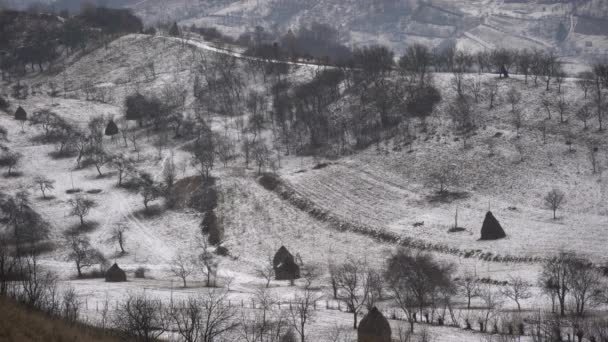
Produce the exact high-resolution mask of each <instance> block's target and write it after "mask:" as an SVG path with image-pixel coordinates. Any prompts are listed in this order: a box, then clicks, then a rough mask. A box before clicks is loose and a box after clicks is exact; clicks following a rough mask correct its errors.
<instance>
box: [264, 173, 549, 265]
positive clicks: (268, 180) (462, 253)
mask: <svg viewBox="0 0 608 342" xmlns="http://www.w3.org/2000/svg"><path fill="white" fill-rule="evenodd" d="M257 181H258V183H259V184H260V185H261V186H262V187H263V188H264V189H266V190H268V191H272V192H274V193H275V194H277V195H278V196H279V197H281V198H282V199H283V200H285V201H287V202H289V204H291V205H293V206H294V207H296V208H298V209H300V210H301V211H304V212H306V213H307V214H308V215H310V216H311V217H312V218H314V219H316V220H318V221H321V222H324V223H327V224H329V226H330V227H331V228H332V229H335V230H338V231H341V232H344V231H349V232H353V233H357V234H361V235H365V236H368V237H371V238H373V239H375V240H377V241H379V242H385V243H391V244H395V245H399V246H403V247H408V248H413V249H418V250H421V251H432V252H438V253H442V254H450V255H455V256H458V257H463V258H477V259H479V260H483V261H491V262H505V263H506V262H512V263H529V264H532V263H541V262H543V261H544V259H542V258H540V257H519V256H513V255H498V254H494V253H492V252H484V251H482V250H479V249H477V250H473V249H469V250H461V249H458V248H455V247H450V246H448V245H445V244H439V243H432V242H427V241H424V240H419V239H414V238H411V237H409V236H399V234H397V233H394V232H389V231H386V230H385V229H382V228H374V227H371V226H368V225H364V224H360V223H353V222H349V221H346V220H344V219H343V218H341V217H340V216H339V215H337V214H335V213H333V212H331V211H329V210H327V209H324V208H322V207H320V206H318V205H317V204H316V203H314V202H313V201H311V200H310V199H308V198H306V197H305V196H302V195H301V194H299V193H298V192H297V191H296V190H295V189H294V188H293V187H292V186H291V185H290V184H289V183H288V182H287V181H285V180H283V179H282V178H281V177H280V176H278V175H276V174H274V173H264V174H262V175H261V176H260V177H258V179H257Z"/></svg>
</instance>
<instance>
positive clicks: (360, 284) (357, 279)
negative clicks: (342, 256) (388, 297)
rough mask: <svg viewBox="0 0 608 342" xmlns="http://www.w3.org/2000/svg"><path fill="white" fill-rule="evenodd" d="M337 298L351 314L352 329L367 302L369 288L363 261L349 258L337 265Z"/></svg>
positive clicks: (355, 327) (354, 327) (355, 325)
mask: <svg viewBox="0 0 608 342" xmlns="http://www.w3.org/2000/svg"><path fill="white" fill-rule="evenodd" d="M335 279H336V285H337V288H338V299H339V300H341V301H343V302H344V303H345V304H346V307H347V309H348V311H349V312H351V313H352V314H353V329H357V322H358V321H357V316H358V314H359V311H360V310H361V308H363V306H364V305H365V304H366V302H367V298H368V296H369V292H370V288H369V282H368V278H367V265H366V262H365V261H362V260H354V259H349V260H348V261H346V262H345V263H343V264H341V265H338V267H337V270H336V273H335Z"/></svg>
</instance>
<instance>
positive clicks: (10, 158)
mask: <svg viewBox="0 0 608 342" xmlns="http://www.w3.org/2000/svg"><path fill="white" fill-rule="evenodd" d="M21 158H23V155H22V154H21V153H19V152H12V151H9V152H7V153H6V154H5V155H4V157H3V159H4V163H5V165H6V166H7V167H8V173H7V175H8V176H9V177H12V176H14V175H15V173H14V169H15V168H16V167H17V165H18V164H19V162H20V161H21Z"/></svg>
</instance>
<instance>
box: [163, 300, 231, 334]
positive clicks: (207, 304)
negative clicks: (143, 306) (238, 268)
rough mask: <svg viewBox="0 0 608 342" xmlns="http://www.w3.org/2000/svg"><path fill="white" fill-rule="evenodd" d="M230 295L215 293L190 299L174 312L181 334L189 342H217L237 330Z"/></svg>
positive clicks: (173, 318)
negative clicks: (227, 302)
mask: <svg viewBox="0 0 608 342" xmlns="http://www.w3.org/2000/svg"><path fill="white" fill-rule="evenodd" d="M226 301H227V292H226V291H224V290H215V289H214V290H211V291H209V292H207V293H205V294H204V295H202V296H199V297H190V298H188V300H187V301H185V302H184V303H182V304H180V305H177V306H176V307H175V308H174V309H173V310H172V314H171V316H172V321H173V322H174V323H175V325H176V326H177V333H178V334H179V335H180V337H182V338H183V339H184V340H185V341H187V342H213V341H219V340H223V336H225V335H226V334H228V333H230V332H231V331H233V330H234V329H236V328H237V326H238V322H237V321H236V320H235V315H236V313H235V310H234V308H232V307H230V306H228V305H226Z"/></svg>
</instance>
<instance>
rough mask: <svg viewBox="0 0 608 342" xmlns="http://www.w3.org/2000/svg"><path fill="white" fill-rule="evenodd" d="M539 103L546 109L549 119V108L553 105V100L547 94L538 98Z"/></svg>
mask: <svg viewBox="0 0 608 342" xmlns="http://www.w3.org/2000/svg"><path fill="white" fill-rule="evenodd" d="M540 103H541V105H542V107H543V108H545V110H546V111H547V116H548V117H549V119H551V109H552V108H553V107H554V105H553V100H552V99H551V97H549V96H548V95H543V97H542V98H541V100H540Z"/></svg>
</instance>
